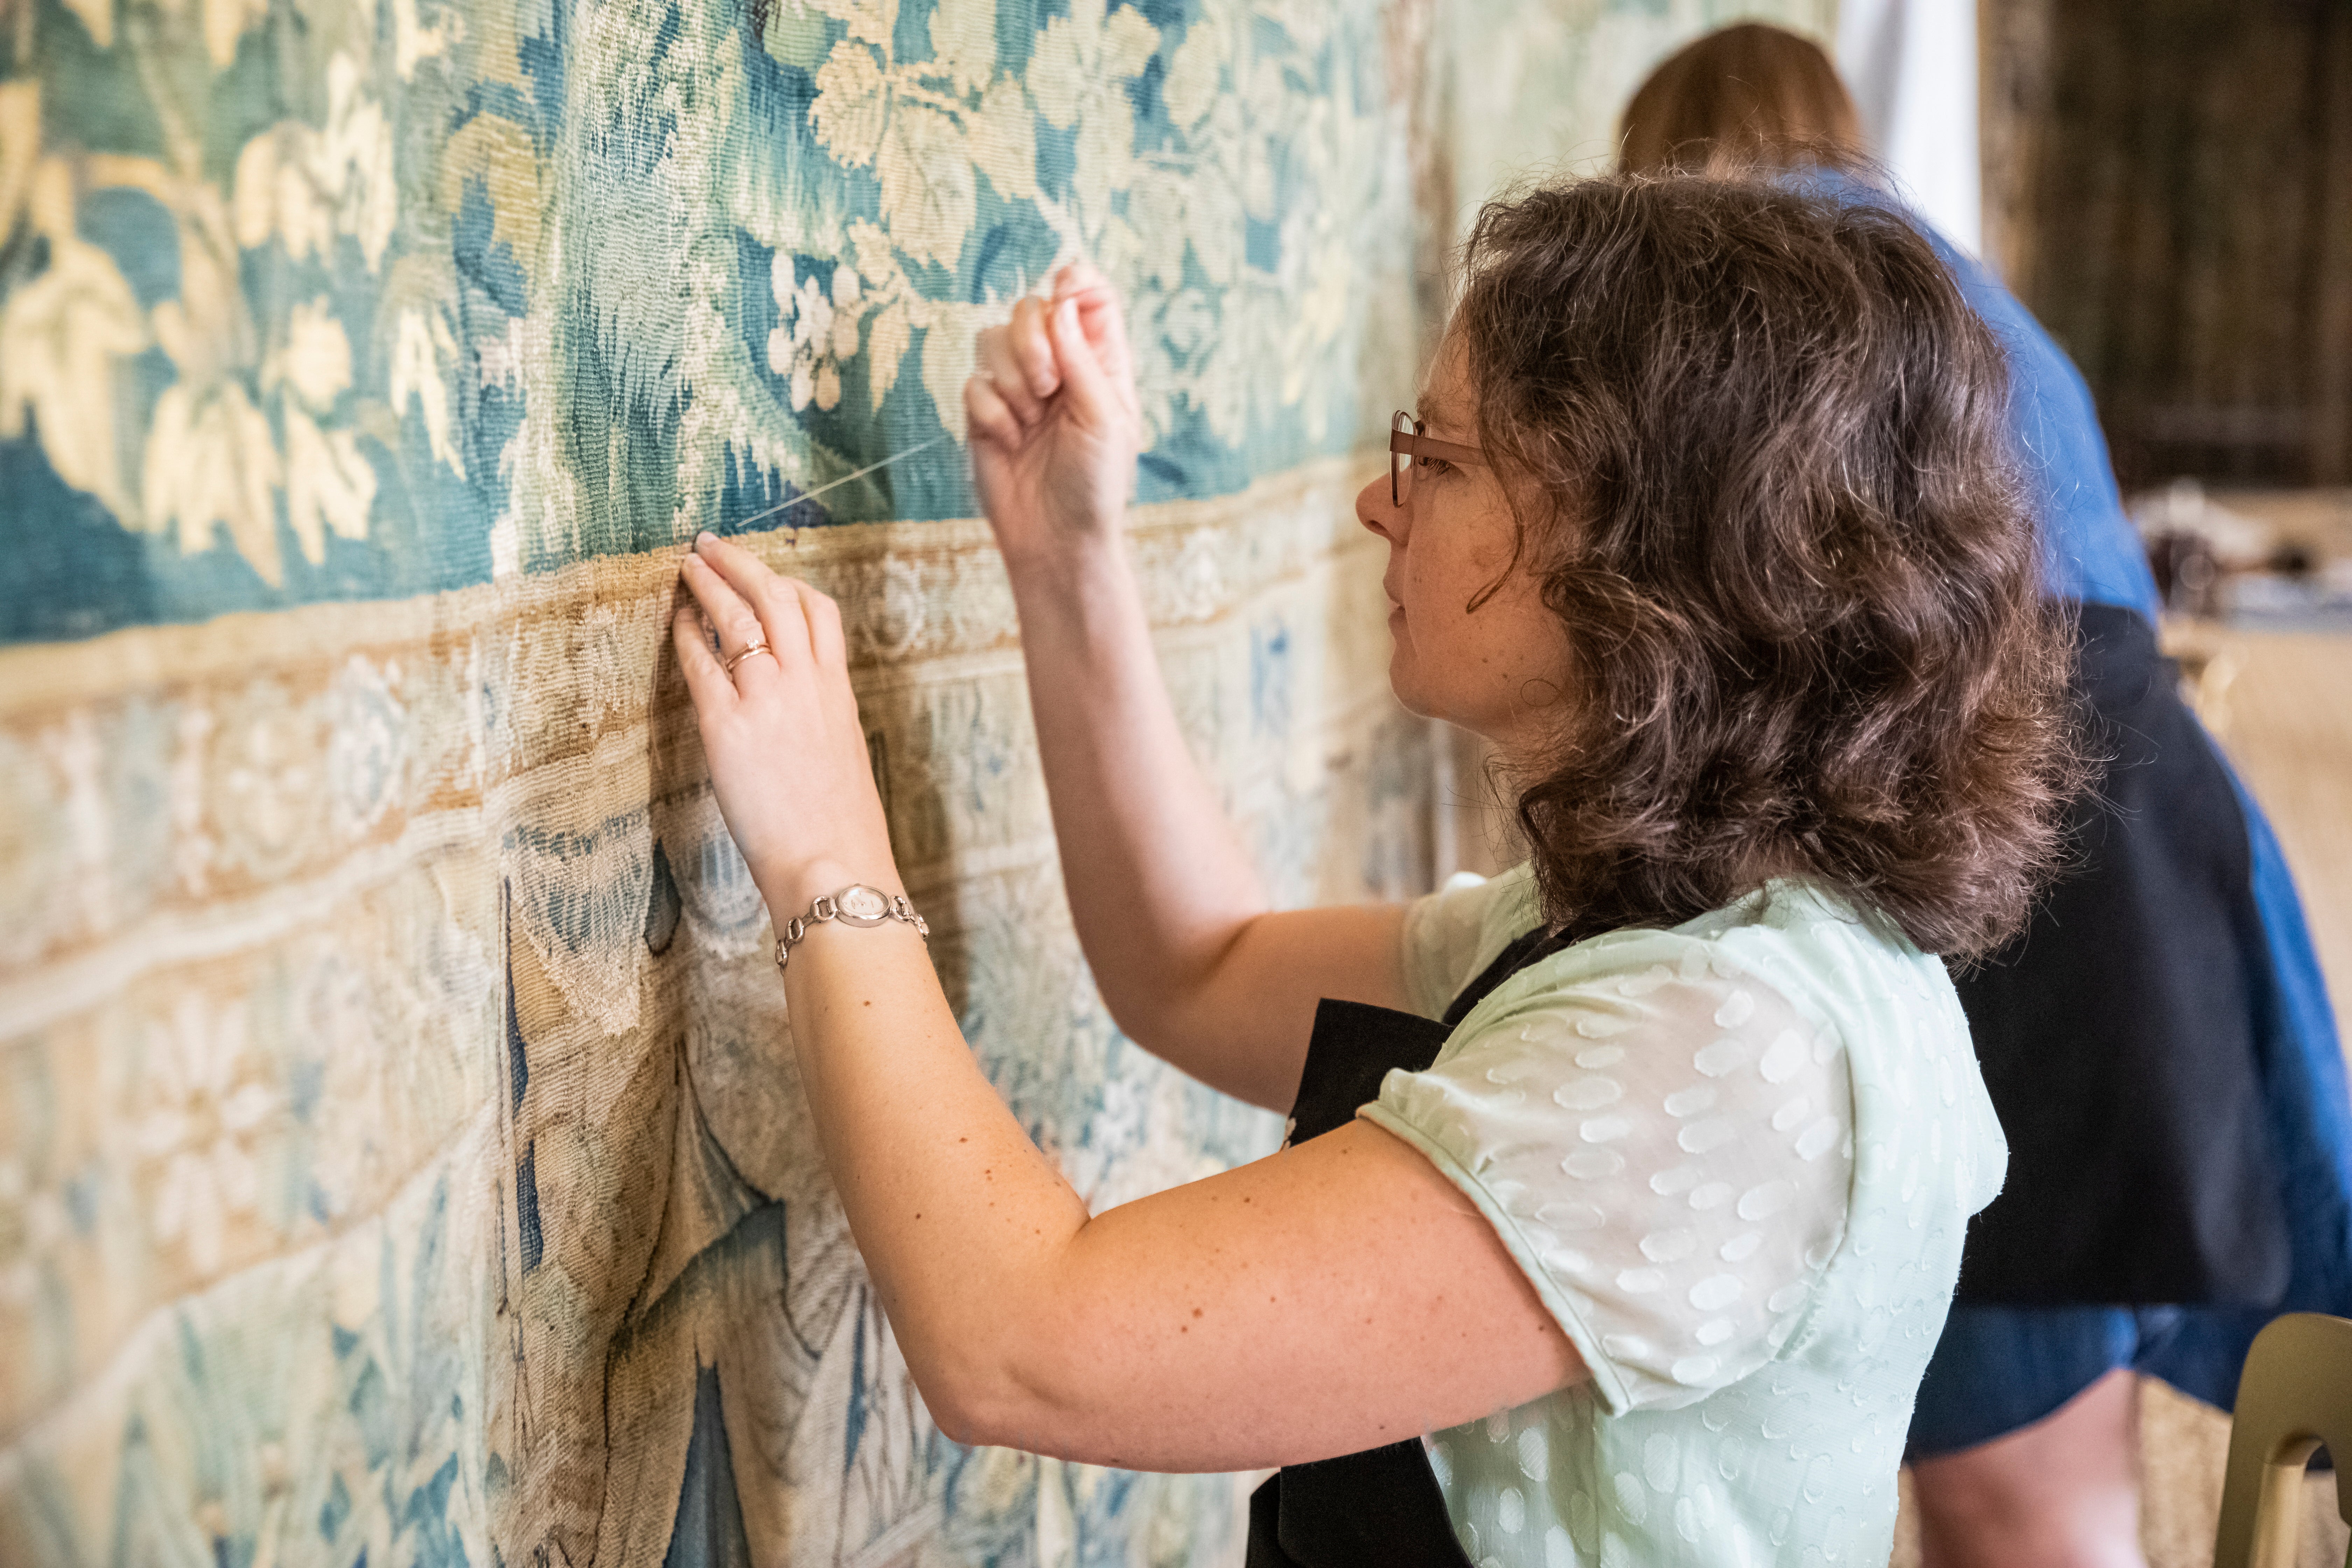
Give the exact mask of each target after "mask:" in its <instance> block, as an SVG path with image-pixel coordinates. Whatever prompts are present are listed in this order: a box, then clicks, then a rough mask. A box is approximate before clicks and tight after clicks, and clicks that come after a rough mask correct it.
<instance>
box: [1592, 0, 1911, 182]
mask: <svg viewBox="0 0 2352 1568" xmlns="http://www.w3.org/2000/svg"><path fill="white" fill-rule="evenodd" d="M1618 146H1619V154H1618V167H1619V168H1620V169H1621V170H1622V171H1623V172H1625V173H1627V174H1663V173H1664V172H1665V171H1667V170H1669V169H1681V170H1685V171H1689V172H1692V173H1704V174H1733V173H1736V172H1739V171H1742V170H1747V169H1750V168H1753V167H1755V166H1757V165H1759V164H1762V165H1766V166H1769V167H1780V168H1788V167H1795V166H1797V165H1800V164H1804V163H1821V164H1826V165H1830V166H1832V167H1834V166H1837V165H1841V164H1846V163H1858V162H1860V161H1861V160H1862V158H1863V157H1864V145H1863V138H1862V121H1861V118H1860V116H1858V115H1857V114H1856V113H1855V112H1854V107H1853V97H1852V96H1851V95H1850V94H1848V93H1847V91H1846V89H1845V83H1843V81H1840V80H1839V79H1838V74H1837V68H1836V67H1835V66H1833V65H1832V64H1831V63H1830V58H1829V57H1828V56H1827V55H1825V54H1823V53H1822V48H1821V46H1820V45H1818V44H1816V43H1814V42H1813V41H1812V40H1811V39H1810V38H1803V37H1798V36H1797V35H1796V34H1794V33H1790V32H1786V31H1783V30H1782V29H1781V28H1779V27H1773V26H1766V25H1764V24H1763V23H1760V22H1742V23H1739V24H1738V25H1736V26H1729V27H1725V28H1723V29H1721V30H1720V31H1718V32H1713V33H1709V34H1708V35H1706V37H1703V38H1700V39H1699V40H1698V41H1697V42H1696V43H1693V44H1690V45H1687V46H1685V47H1684V48H1683V49H1681V50H1680V51H1679V52H1677V53H1676V54H1675V55H1674V56H1672V57H1671V58H1668V59H1667V61H1666V63H1665V64H1664V65H1662V66H1660V67H1659V68H1657V69H1656V70H1654V71H1653V72H1651V73H1650V79H1649V80H1647V81H1645V82H1643V84H1642V88H1641V90H1640V91H1638V92H1636V93H1635V94H1634V95H1633V101H1632V102H1630V103H1628V104H1626V106H1625V116H1624V120H1623V122H1622V127H1621V129H1620V133H1619V138H1618Z"/></svg>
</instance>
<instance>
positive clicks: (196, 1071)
mask: <svg viewBox="0 0 2352 1568" xmlns="http://www.w3.org/2000/svg"><path fill="white" fill-rule="evenodd" d="M144 1081H145V1086H146V1088H147V1089H148V1092H149V1097H150V1101H151V1106H152V1109H150V1110H148V1112H147V1113H146V1115H145V1116H144V1117H142V1119H141V1120H140V1121H139V1123H138V1126H137V1129H136V1131H135V1133H134V1137H135V1138H136V1140H137V1146H138V1149H139V1152H140V1153H141V1154H142V1155H143V1156H144V1157H145V1158H146V1160H147V1161H148V1163H149V1169H150V1172H151V1173H152V1191H153V1193H154V1203H153V1207H152V1211H151V1212H152V1220H153V1224H154V1227H155V1235H156V1237H157V1238H158V1239H159V1240H162V1241H165V1242H179V1243H181V1244H182V1245H183V1246H184V1247H186V1248H187V1253H188V1258H189V1260H190V1261H191V1262H192V1263H194V1265H195V1267H196V1268H197V1269H198V1270H199V1271H200V1272H202V1273H205V1274H211V1273H213V1272H215V1270H217V1269H218V1268H220V1266H221V1261H222V1258H223V1255H224V1252H225V1250H226V1239H227V1229H228V1225H229V1222H230V1220H231V1218H232V1217H233V1216H235V1215H239V1214H246V1213H250V1212H252V1211H253V1209H254V1208H255V1206H256V1205H257V1204H258V1203H259V1201H260V1197H261V1173H260V1168H259V1165H258V1163H257V1161H256V1159H255V1144H256V1143H257V1142H258V1141H259V1138H260V1134H261V1130H262V1128H263V1126H264V1124H265V1123H266V1122H268V1120H269V1118H270V1116H271V1115H272V1114H273V1113H274V1112H275V1111H276V1110H277V1109H278V1096H277V1095H276V1094H274V1093H272V1092H271V1091H270V1090H269V1089H268V1088H266V1087H264V1086H263V1085H262V1084H260V1083H257V1082H255V1081H253V1080H252V1079H250V1077H249V1076H248V1073H247V1061H246V1010H245V1005H244V1004H243V1003H241V1002H236V1003H231V1004H229V1005H226V1006H223V1007H219V1008H215V1007H214V1005H212V1004H211V1003H210V1002H209V1001H207V1000H206V999H205V997H204V996H202V995H201V994H195V993H190V994H185V995H184V996H182V997H181V998H180V1001H179V1003H178V1005H176V1006H174V1007H173V1010H172V1015H171V1016H170V1018H169V1019H168V1020H165V1021H163V1023H161V1024H159V1025H157V1026H154V1027H153V1028H152V1029H151V1030H150V1031H149V1034H148V1041H147V1061H146V1072H145V1075H144Z"/></svg>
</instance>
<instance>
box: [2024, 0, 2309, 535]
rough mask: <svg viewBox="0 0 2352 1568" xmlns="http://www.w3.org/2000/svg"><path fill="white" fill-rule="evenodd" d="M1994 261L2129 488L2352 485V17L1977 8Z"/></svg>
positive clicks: (2120, 0)
mask: <svg viewBox="0 0 2352 1568" xmlns="http://www.w3.org/2000/svg"><path fill="white" fill-rule="evenodd" d="M1980 5H1981V11H1980V16H1981V26H1982V34H1981V37H1982V38H1983V47H1984V75H1983V81H1984V100H1985V101H1984V111H1985V112H1984V124H1985V165H1986V166H1985V195H1986V247H1987V251H1988V258H1989V259H1990V260H1992V261H1993V262H1994V263H1995V265H1997V266H1998V267H2000V268H2001V270H2002V272H2003V274H2004V276H2005V277H2006V278H2007V279H2009V281H2010V282H2011V286H2012V287H2013V288H2015V289H2017V291H2018V293H2019V294H2020V296H2021V298H2023V300H2025V302H2026V304H2027V305H2028V306H2029V307H2031V308H2032V310H2033V311H2034V313H2035V314H2036V315H2038V316H2039V317H2041V319H2042V321H2043V322H2044V323H2045V324H2046V325H2047V326H2048V327H2049V328H2050V330H2051V331H2052V332H2053V333H2054V334H2055V335H2056V337H2057V338H2058V340H2059V341H2060V342H2062V343H2063V344H2064V345H2065V346H2066V349H2067V351H2068V352H2069V353H2072V354H2073V355H2074V360H2075V363H2078V364H2080V365H2081V366H2082V368H2083V373H2084V375H2085V376H2086V377H2087V378H2088V379H2089V381H2090V383H2091V390H2092V391H2093V393H2094V394H2095V395H2096V396H2097V398H2098V402H2099V408H2100V412H2101V416H2102V418H2103V419H2104V421H2105V425H2106V429H2107V436H2108V439H2109V441H2110V443H2111V444H2112V445H2113V447H2114V449H2115V458H2116V472H2117V474H2118V476H2119V477H2120V478H2121V479H2122V480H2123V482H2124V485H2125V488H2126V489H2127V490H2128V489H2136V488H2138V487H2140V486H2144V485H2147V484H2150V483H2155V482H2159V481H2161V480H2164V479H2169V478H2173V477H2176V476H2179V475H2193V476H2195V477H2198V478H2200V479H2207V480H2210V481H2213V482H2217V483H2223V484H2258V485H2305V484H2313V485H2340V484H2345V483H2347V482H2352V0H1980Z"/></svg>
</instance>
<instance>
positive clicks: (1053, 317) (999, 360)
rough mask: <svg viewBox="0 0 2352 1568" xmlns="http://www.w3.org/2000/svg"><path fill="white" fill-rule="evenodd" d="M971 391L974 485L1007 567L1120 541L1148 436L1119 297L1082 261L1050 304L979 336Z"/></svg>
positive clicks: (1034, 303)
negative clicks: (1140, 453) (977, 363)
mask: <svg viewBox="0 0 2352 1568" xmlns="http://www.w3.org/2000/svg"><path fill="white" fill-rule="evenodd" d="M979 357H980V368H979V370H978V371H976V372H975V373H974V374H973V375H972V377H971V380H970V381H969V382H966V383H965V384H964V390H963V403H964V413H965V415H966V416H968V418H969V420H970V423H971V468H972V479H973V481H974V483H975V484H976V485H977V486H978V488H979V490H980V504H981V506H982V510H985V511H986V512H987V514H988V521H989V525H990V526H991V527H992V528H993V529H994V530H995V531H996V542H997V545H998V547H999V548H1000V549H1002V550H1003V552H1004V557H1005V562H1006V564H1007V565H1008V566H1009V567H1011V568H1013V569H1014V570H1016V571H1017V570H1019V569H1021V568H1022V567H1024V566H1026V565H1030V564H1034V563H1042V562H1050V561H1055V560H1060V559H1064V558H1066V557H1067V556H1068V555H1070V554H1071V553H1072V552H1076V551H1079V550H1082V549H1084V548H1086V547H1087V546H1089V545H1098V544H1103V543H1108V542H1109V541H1111V540H1112V539H1114V538H1116V537H1117V536H1118V526H1119V520H1120V518H1121V517H1122V516H1123V515H1124V513H1125V512H1126V510H1127V499H1128V495H1129V491H1130V490H1131V489H1133V488H1134V483H1135V458H1136V452H1137V450H1138V448H1139V446H1140V444H1141V440H1142V433H1143V416H1142V410H1141V407H1140V405H1139V403H1138V401H1137V399H1136V395H1135V370H1134V365H1133V362H1132V361H1131V360H1130V358H1129V354H1128V349H1127V328H1126V325H1125V323H1124V322H1123V321H1121V319H1120V313H1119V303H1118V296H1117V295H1116V294H1114V293H1113V292H1112V291H1111V287H1110V284H1109V282H1108V279H1105V278H1104V277H1103V276H1102V274H1101V273H1099V272H1097V271H1096V270H1095V269H1094V268H1092V267H1090V266H1088V265H1087V264H1086V263H1084V262H1076V263H1073V264H1072V265H1070V266H1067V267H1065V268H1062V270H1061V271H1060V272H1059V273H1058V274H1056V275H1055V279H1054V297H1053V299H1052V300H1040V299H1036V298H1034V297H1032V298H1029V299H1024V300H1022V301H1020V303H1018V304H1017V305H1015V306H1014V307H1013V319H1012V321H1008V322H1006V323H1005V324H1004V325H1003V326H1001V327H991V328H989V329H988V330H987V331H984V332H982V333H981V334H980V356H979Z"/></svg>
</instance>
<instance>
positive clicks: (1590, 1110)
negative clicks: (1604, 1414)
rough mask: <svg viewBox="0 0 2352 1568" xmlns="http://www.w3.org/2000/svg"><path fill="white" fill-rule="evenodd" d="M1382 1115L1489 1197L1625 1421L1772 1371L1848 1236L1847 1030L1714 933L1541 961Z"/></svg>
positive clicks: (1605, 946) (1402, 1078) (1369, 1113)
mask: <svg viewBox="0 0 2352 1568" xmlns="http://www.w3.org/2000/svg"><path fill="white" fill-rule="evenodd" d="M1360 1114H1361V1115H1362V1116H1364V1117H1365V1118H1367V1119H1368V1120H1370V1121H1373V1122H1375V1123H1377V1124H1378V1125H1379V1126H1381V1127H1382V1128H1384V1129H1386V1130H1387V1131H1390V1132H1391V1133H1394V1134H1395V1135H1396V1136H1398V1137H1400V1138H1402V1139H1403V1140H1404V1141H1405V1142H1409V1143H1411V1144H1412V1146H1413V1147H1414V1148H1416V1149H1418V1150H1420V1151H1421V1152H1422V1153H1423V1155H1425V1156H1426V1157H1427V1158H1428V1159H1429V1160H1430V1161H1431V1163H1433V1164H1434V1165H1435V1166H1436V1167H1437V1169H1438V1170H1439V1171H1440V1172H1441V1173H1443V1174H1444V1176H1445V1177H1446V1178H1447V1179H1448V1180H1449V1181H1451V1182H1453V1183H1454V1185H1455V1186H1457V1187H1459V1188H1460V1189H1461V1190H1462V1191H1463V1192H1464V1193H1465V1194H1467V1195H1468V1196H1469V1197H1470V1198H1471V1200H1472V1201H1473V1202H1474V1203H1475V1204H1476V1205H1477V1206H1478V1208H1479V1211H1480V1212H1481V1213H1482V1214H1484V1215H1486V1219H1487V1220H1488V1222H1489V1223H1490V1224H1492V1225H1493V1226H1495V1229H1496V1234H1497V1235H1498V1236H1499V1237H1501V1238H1502V1240H1503V1243H1504V1245H1505V1246H1506V1247H1508V1248H1509V1250H1510V1253H1511V1255H1512V1257H1513V1258H1515V1259H1516V1260H1517V1263H1518V1265H1519V1267H1520V1268H1522V1269H1523V1270H1524V1271H1525V1272H1526V1273H1527V1276H1528V1279H1529V1280H1530V1281H1531V1282H1532V1283H1533V1284H1534V1285H1535V1287H1536V1290H1537V1293H1538V1295H1539V1296H1540V1297H1541V1298H1542V1300H1543V1301H1544V1304H1545V1306H1546V1307H1547V1308H1548V1309H1549V1310H1550V1312H1551V1314H1552V1316H1553V1317H1554V1318H1555V1319H1557V1320H1558V1321H1559V1324H1560V1327H1561V1328H1562V1329H1563V1330H1564V1331H1566V1332H1567V1333H1568V1334H1569V1336H1570V1339H1571V1340H1572V1341H1573V1342H1575V1344H1576V1346H1577V1349H1578V1351H1579V1352H1580V1353H1581V1354H1582V1356H1583V1358H1584V1361H1585V1363H1586V1364H1587V1366H1589V1367H1590V1368H1591V1372H1592V1374H1593V1379H1594V1383H1595V1384H1596V1387H1597V1389H1598V1392H1599V1393H1600V1394H1601V1396H1602V1398H1603V1399H1604V1400H1605V1401H1606V1403H1607V1404H1608V1405H1609V1406H1610V1408H1612V1410H1619V1411H1622V1410H1626V1409H1631V1408H1638V1407H1672V1406H1675V1405H1686V1404H1689V1403H1692V1402H1694V1401H1696V1400H1697V1399H1700V1398H1703V1397H1705V1396H1706V1394H1709V1393H1711V1392H1713V1391H1714V1390H1716V1389H1717V1388H1720V1387H1723V1386H1725V1385H1726V1384H1730V1383H1732V1382H1735V1381H1737V1380H1738V1379H1739V1378H1740V1377H1743V1376H1745V1375H1747V1374H1748V1373H1751V1372H1753V1371H1754V1370H1756V1369H1757V1368H1758V1367H1759V1366H1761V1365H1763V1364H1764V1363H1766V1362H1768V1361H1769V1360H1770V1359H1771V1357H1772V1356H1773V1355H1774V1354H1775V1353H1776V1352H1778V1351H1779V1349H1780V1346H1781V1345H1783V1344H1785V1343H1786V1342H1788V1339H1789V1337H1790V1334H1791V1333H1793V1332H1794V1331H1795V1330H1796V1329H1797V1327H1798V1325H1799V1324H1800V1323H1801V1321H1802V1320H1803V1318H1804V1315H1805V1312H1806V1310H1807V1308H1808V1307H1809V1306H1810V1305H1811V1302H1812V1300H1813V1297H1814V1294H1815V1292H1816V1290H1817V1289H1818V1288H1819V1286H1820V1282H1821V1279H1822V1274H1823V1272H1824V1271H1825V1269H1826V1268H1827V1267H1828V1264H1829V1261H1830V1258H1831V1256H1832V1254H1833V1253H1834V1252H1835V1251H1836V1248H1837V1246H1838V1243H1839V1241H1840V1239H1841V1238H1842V1237H1843V1234H1844V1228H1845V1216H1846V1208H1847V1203H1848V1199H1849V1195H1850V1190H1851V1185H1852V1181H1853V1087H1852V1080H1851V1076H1850V1073H1849V1070H1848V1066H1847V1062H1846V1058H1845V1053H1844V1050H1843V1042H1842V1041H1840V1040H1839V1039H1838V1038H1837V1037H1836V1034H1835V1031H1834V1030H1833V1029H1832V1028H1831V1027H1830V1026H1828V1025H1826V1024H1825V1023H1824V1022H1822V1021H1821V1020H1820V1019H1819V1018H1817V1017H1813V1016H1807V1014H1806V1013H1805V1012H1803V1011H1801V1009H1800V1008H1799V1007H1798V1006H1797V1005H1795V1004H1794V1003H1792V1002H1791V1001H1790V999H1789V998H1788V997H1787V996H1786V995H1784V994H1783V993H1782V992H1781V991H1780V989H1778V988H1777V987H1776V986H1774V985H1773V984H1770V983H1769V982H1768V981H1767V980H1766V979H1764V978H1763V977H1762V976H1760V975H1759V974H1758V973H1753V972H1750V971H1748V970H1747V969H1745V968H1743V967H1741V966H1740V965H1739V964H1738V963H1736V962H1733V961H1731V960H1730V959H1728V958H1727V955H1726V954H1725V952H1723V951H1722V950H1721V949H1720V947H1719V946H1717V944H1716V943H1714V942H1709V941H1707V940H1706V939H1704V938H1699V937H1685V936H1682V935H1678V934H1675V933H1664V932H1643V933H1640V934H1639V935H1633V936H1630V937H1628V938H1622V939H1621V938H1605V939H1602V941H1601V942H1594V943H1591V944H1588V945H1587V946H1586V947H1585V948H1583V949H1571V950H1570V951H1569V952H1565V953H1561V954H1559V955H1556V956H1555V957H1553V958H1551V959H1549V960H1546V961H1545V962H1544V963H1541V964H1538V965H1535V966H1532V967H1530V968H1529V969H1528V970H1527V971H1524V972H1522V973H1521V974H1520V975H1518V976H1517V977H1515V978H1514V979H1513V980H1512V981H1511V982H1510V983H1509V984H1507V985H1506V986H1505V987H1504V988H1503V989H1502V990H1501V991H1498V992H1497V993H1496V996H1495V997H1494V998H1492V999H1491V1000H1490V1002H1489V1003H1488V1004H1487V1005H1486V1006H1484V1007H1482V1008H1481V1009H1480V1011H1479V1012H1478V1013H1476V1014H1474V1015H1473V1016H1472V1017H1471V1019H1470V1020H1468V1021H1467V1023H1466V1024H1465V1029H1464V1031H1461V1032H1457V1034H1456V1036H1455V1037H1454V1038H1453V1039H1452V1040H1449V1041H1448V1042H1447V1044H1446V1047H1445V1049H1444V1052H1443V1053H1442V1054H1441V1055H1440V1057H1439V1058H1438V1060H1437V1062H1436V1063H1435V1064H1434V1065H1433V1067H1431V1068H1429V1069H1428V1070H1427V1071H1424V1072H1417V1073H1409V1072H1392V1073H1391V1074H1389V1075H1388V1078H1387V1080H1386V1081H1385V1082H1384V1083H1383V1084H1382V1086H1381V1097H1380V1099H1379V1100H1378V1101H1377V1102H1375V1103H1374V1104H1371V1105H1368V1106H1366V1107H1364V1108H1363V1110H1361V1111H1360Z"/></svg>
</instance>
